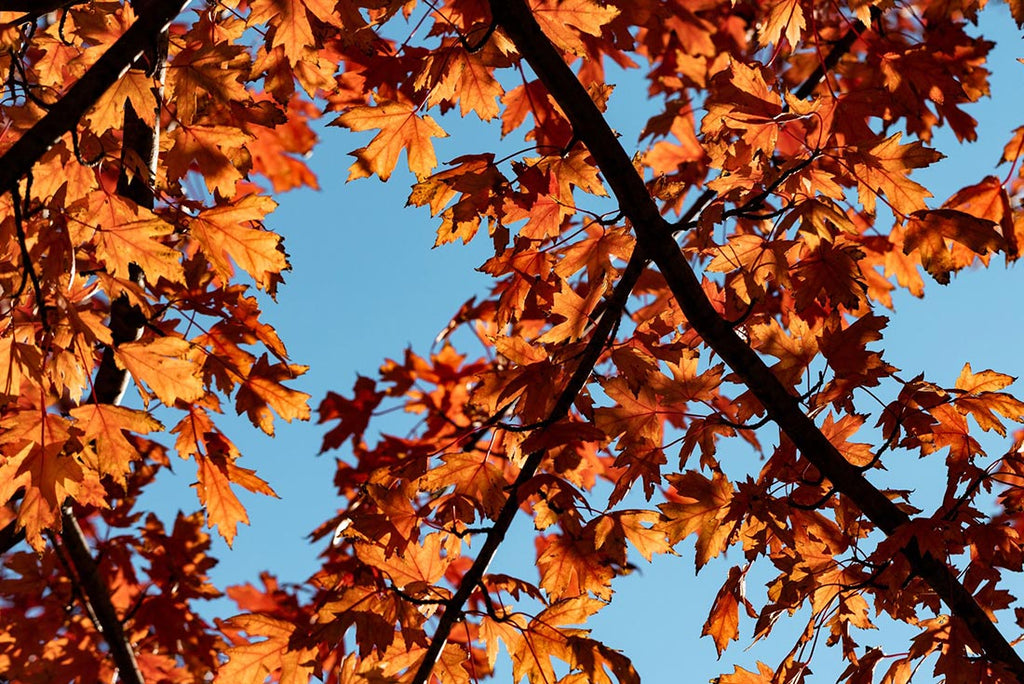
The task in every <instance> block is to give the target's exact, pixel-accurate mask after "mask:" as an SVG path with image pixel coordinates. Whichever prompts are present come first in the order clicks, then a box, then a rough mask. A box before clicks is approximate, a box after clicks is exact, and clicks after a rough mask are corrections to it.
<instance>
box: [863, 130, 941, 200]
mask: <svg viewBox="0 0 1024 684" xmlns="http://www.w3.org/2000/svg"><path fill="white" fill-rule="evenodd" d="M901 138H902V134H900V133H893V134H892V135H891V136H889V137H888V138H886V139H885V140H883V141H881V142H879V143H877V144H876V145H874V146H873V147H871V149H869V150H865V151H863V152H860V153H859V154H858V155H857V161H856V162H855V163H854V165H853V172H854V175H855V176H856V178H857V196H858V197H859V198H860V202H861V204H862V205H863V206H864V210H865V211H867V212H869V213H872V212H874V210H875V198H876V195H877V194H878V193H881V194H884V195H885V196H886V198H887V199H888V201H889V204H890V205H891V206H892V208H893V209H894V210H895V211H897V212H899V213H900V214H903V215H909V214H913V213H914V212H916V211H922V210H924V209H925V202H924V201H925V198H928V197H931V196H932V194H931V193H930V192H928V191H927V190H926V189H925V188H924V186H922V185H921V184H919V183H916V182H915V181H912V180H910V178H909V177H908V174H909V173H910V171H912V170H913V169H919V168H923V167H925V166H928V165H930V164H933V163H935V162H937V161H938V160H940V159H942V158H943V155H942V154H941V153H939V152H937V151H936V150H931V149H928V148H926V147H924V145H923V144H922V143H921V142H920V141H917V140H915V141H914V142H911V143H908V144H906V145H901V144H900V139H901Z"/></svg>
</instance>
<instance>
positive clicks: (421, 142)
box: [330, 100, 448, 181]
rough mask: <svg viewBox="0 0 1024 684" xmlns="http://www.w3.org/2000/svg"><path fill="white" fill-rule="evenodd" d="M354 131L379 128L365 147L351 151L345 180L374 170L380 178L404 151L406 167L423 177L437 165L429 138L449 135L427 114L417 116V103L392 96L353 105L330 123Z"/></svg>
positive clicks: (419, 178) (389, 170) (389, 174)
mask: <svg viewBox="0 0 1024 684" xmlns="http://www.w3.org/2000/svg"><path fill="white" fill-rule="evenodd" d="M330 125H331V126H344V127H345V128H348V129H351V130H353V131H369V130H372V129H380V133H378V134H377V135H375V136H374V138H373V140H371V141H370V144H369V145H367V146H366V147H361V148H359V149H358V150H356V151H355V152H353V153H352V155H353V156H354V157H355V158H356V162H355V163H354V164H352V166H350V167H349V176H348V180H350V181H351V180H355V179H357V178H365V177H367V176H369V175H371V174H377V176H378V177H380V179H381V180H383V181H386V180H387V179H388V178H390V177H391V172H392V171H393V170H394V168H395V165H396V164H397V163H398V155H399V154H400V153H401V151H402V150H403V149H404V150H405V151H406V156H407V160H408V163H409V170H410V171H412V172H413V173H414V174H415V175H416V178H417V180H420V181H422V180H423V179H424V178H426V177H427V176H428V175H429V174H430V172H431V171H432V170H433V169H434V167H435V166H437V157H435V156H434V145H433V143H431V142H430V139H431V138H445V137H447V136H448V134H447V133H445V132H444V129H443V128H441V127H440V126H438V125H437V123H436V122H435V121H434V119H433V118H431V117H430V116H420V115H419V114H418V113H417V111H416V107H413V106H412V105H408V104H403V103H401V102H396V101H393V100H381V101H379V102H377V103H376V104H375V105H373V106H360V107H353V108H351V109H349V110H348V111H347V112H345V113H344V114H342V115H341V116H339V117H338V118H337V119H335V120H334V121H332V122H331V123H330Z"/></svg>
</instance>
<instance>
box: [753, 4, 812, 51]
mask: <svg viewBox="0 0 1024 684" xmlns="http://www.w3.org/2000/svg"><path fill="white" fill-rule="evenodd" d="M806 27H807V20H806V19H805V18H804V10H803V7H802V6H801V4H800V0H779V1H778V2H775V3H773V4H772V6H771V10H769V12H768V18H767V19H766V20H765V25H764V27H763V28H762V29H761V45H762V46H764V45H769V44H774V45H778V43H779V39H780V38H781V37H782V35H783V34H785V36H786V40H787V41H788V42H789V45H790V49H792V50H795V49H796V48H797V46H798V45H800V34H801V32H802V31H803V30H804V28H806Z"/></svg>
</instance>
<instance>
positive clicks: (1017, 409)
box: [954, 363, 1024, 437]
mask: <svg viewBox="0 0 1024 684" xmlns="http://www.w3.org/2000/svg"><path fill="white" fill-rule="evenodd" d="M1013 381H1014V378H1012V377H1010V376H1009V375H1003V374H1002V373H996V372H995V371H991V370H984V371H981V372H980V373H974V372H973V371H972V370H971V364H969V363H966V364H964V367H963V369H962V370H961V371H960V377H958V378H957V380H956V385H955V387H956V389H957V390H958V391H959V392H958V396H957V397H956V399H955V400H954V405H955V406H956V408H957V410H958V411H960V412H961V413H964V414H965V415H966V414H970V415H971V416H972V417H973V418H974V420H975V421H977V423H978V425H979V426H980V427H981V429H982V430H985V431H986V432H987V431H989V430H995V431H996V432H998V433H999V434H1000V435H1002V436H1004V437H1005V436H1006V427H1005V426H1004V425H1003V423H1002V421H1000V420H999V419H998V418H996V415H995V414H996V413H999V414H1002V415H1003V416H1005V417H1007V418H1009V419H1010V420H1013V421H1015V422H1018V423H1021V422H1024V402H1022V401H1020V400H1019V399H1017V398H1015V397H1013V396H1011V395H1009V394H1007V393H1004V392H998V391H996V390H999V389H1002V388H1003V387H1006V386H1007V385H1009V384H1010V383H1011V382H1013Z"/></svg>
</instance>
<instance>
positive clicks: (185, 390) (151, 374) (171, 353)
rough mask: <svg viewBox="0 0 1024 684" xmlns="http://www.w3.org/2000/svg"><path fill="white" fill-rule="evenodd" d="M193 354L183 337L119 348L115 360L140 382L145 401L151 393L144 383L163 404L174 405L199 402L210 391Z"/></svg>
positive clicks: (157, 339) (134, 343)
mask: <svg viewBox="0 0 1024 684" xmlns="http://www.w3.org/2000/svg"><path fill="white" fill-rule="evenodd" d="M191 352H192V347H191V345H189V343H188V342H187V341H186V340H183V339H181V338H180V337H157V338H155V339H152V340H149V341H147V342H129V343H127V344H122V345H119V346H118V347H117V348H116V349H115V350H114V358H115V359H116V360H117V364H118V365H119V366H121V367H122V368H124V369H125V370H127V371H128V372H129V373H131V374H132V377H133V378H135V380H136V382H137V383H140V384H139V393H140V394H141V395H142V398H143V400H144V401H146V402H147V403H148V401H149V397H150V394H149V393H148V392H147V391H146V390H145V389H144V388H143V386H142V384H143V383H144V384H145V387H147V388H148V389H149V390H150V391H151V392H152V393H153V394H155V395H156V397H157V398H158V399H159V400H160V401H161V402H163V403H164V404H166V405H167V406H173V405H174V403H175V402H176V401H178V400H181V401H185V402H188V401H195V400H196V399H198V398H199V397H201V396H203V394H204V393H205V392H206V390H205V389H204V387H203V383H202V380H201V379H200V377H199V367H198V365H197V364H196V362H195V361H194V360H193V359H192V358H190V355H191Z"/></svg>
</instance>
